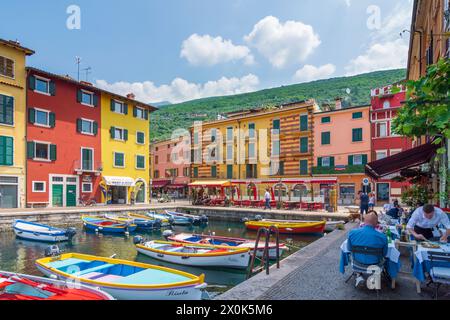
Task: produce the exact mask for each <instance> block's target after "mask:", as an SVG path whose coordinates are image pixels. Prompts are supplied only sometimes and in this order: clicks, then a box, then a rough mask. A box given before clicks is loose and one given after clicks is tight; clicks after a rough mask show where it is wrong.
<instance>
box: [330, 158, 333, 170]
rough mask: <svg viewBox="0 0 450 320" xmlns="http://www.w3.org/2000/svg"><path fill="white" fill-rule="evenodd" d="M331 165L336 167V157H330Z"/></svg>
mask: <svg viewBox="0 0 450 320" xmlns="http://www.w3.org/2000/svg"><path fill="white" fill-rule="evenodd" d="M330 167H332V168H333V167H334V157H330Z"/></svg>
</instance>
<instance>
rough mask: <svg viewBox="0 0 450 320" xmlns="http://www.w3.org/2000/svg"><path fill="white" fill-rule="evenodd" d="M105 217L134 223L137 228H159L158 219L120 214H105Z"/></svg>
mask: <svg viewBox="0 0 450 320" xmlns="http://www.w3.org/2000/svg"><path fill="white" fill-rule="evenodd" d="M105 218H107V219H110V220H115V221H118V222H122V223H129V224H135V225H136V226H137V228H138V229H145V230H149V229H155V230H158V229H161V225H162V223H161V220H159V219H145V218H135V217H130V216H128V217H121V216H114V215H109V214H105Z"/></svg>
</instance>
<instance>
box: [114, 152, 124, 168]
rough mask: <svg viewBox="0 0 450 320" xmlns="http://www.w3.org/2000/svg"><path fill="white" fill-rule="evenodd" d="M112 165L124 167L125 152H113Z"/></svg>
mask: <svg viewBox="0 0 450 320" xmlns="http://www.w3.org/2000/svg"><path fill="white" fill-rule="evenodd" d="M114 167H116V168H125V154H124V153H121V152H114Z"/></svg>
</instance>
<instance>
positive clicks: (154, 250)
mask: <svg viewBox="0 0 450 320" xmlns="http://www.w3.org/2000/svg"><path fill="white" fill-rule="evenodd" d="M136 249H137V251H138V252H140V253H142V254H145V255H147V256H149V257H152V258H154V259H157V260H161V261H165V262H170V263H176V264H182V265H186V266H195V267H227V268H237V269H247V267H248V264H249V262H250V254H249V251H250V249H249V248H236V247H225V246H213V245H205V244H191V243H181V242H169V241H159V240H154V241H148V242H143V243H138V244H136Z"/></svg>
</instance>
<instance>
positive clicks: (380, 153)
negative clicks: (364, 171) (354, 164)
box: [376, 150, 387, 160]
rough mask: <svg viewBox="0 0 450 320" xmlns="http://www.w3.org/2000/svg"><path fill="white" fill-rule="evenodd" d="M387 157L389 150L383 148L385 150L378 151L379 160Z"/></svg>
mask: <svg viewBox="0 0 450 320" xmlns="http://www.w3.org/2000/svg"><path fill="white" fill-rule="evenodd" d="M386 157H387V151H386V150H383V151H377V152H376V158H377V160H380V159H384V158H386Z"/></svg>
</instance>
